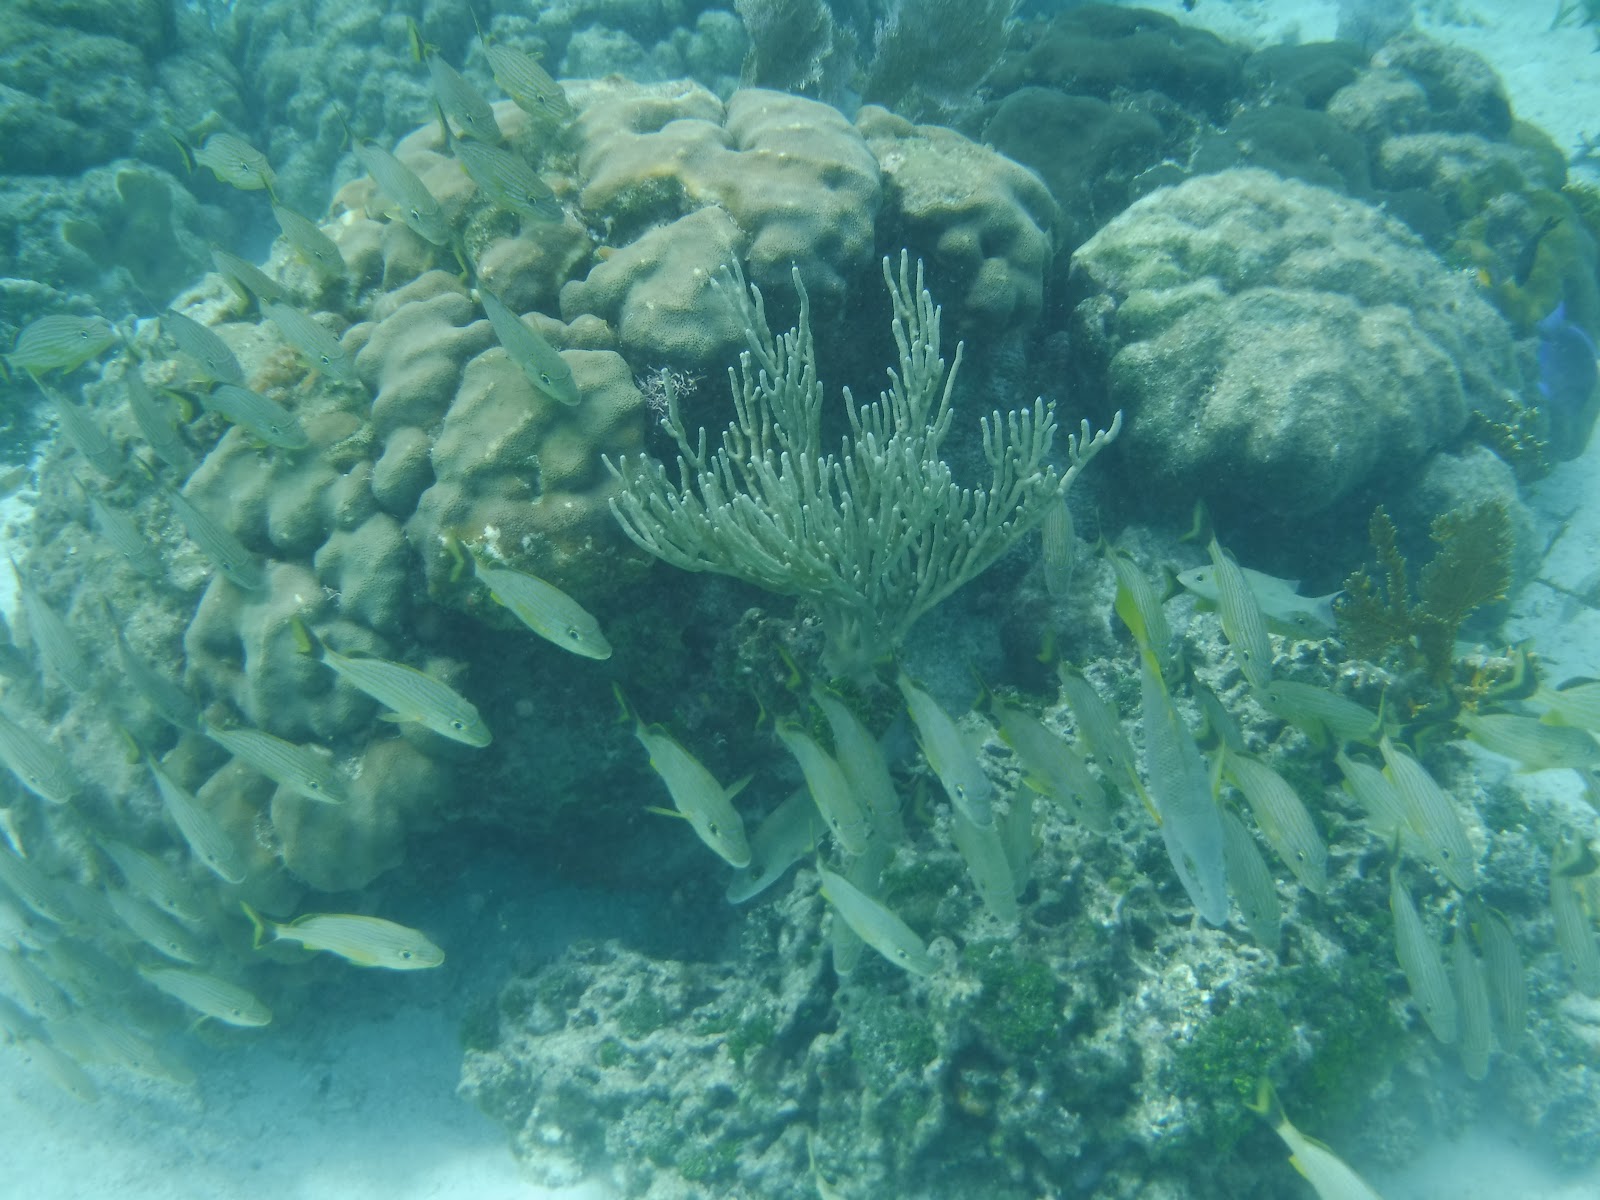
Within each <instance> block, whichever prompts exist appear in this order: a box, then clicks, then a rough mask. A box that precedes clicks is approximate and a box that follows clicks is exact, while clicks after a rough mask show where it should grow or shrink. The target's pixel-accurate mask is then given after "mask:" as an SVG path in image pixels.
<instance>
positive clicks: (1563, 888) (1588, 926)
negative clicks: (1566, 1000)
mask: <svg viewBox="0 0 1600 1200" xmlns="http://www.w3.org/2000/svg"><path fill="white" fill-rule="evenodd" d="M1550 915H1551V917H1552V918H1553V921H1554V925H1555V934H1556V949H1558V950H1559V951H1560V952H1561V958H1562V960H1563V961H1564V962H1565V963H1566V966H1567V971H1568V972H1569V973H1570V974H1571V976H1572V985H1573V986H1574V987H1576V988H1577V989H1578V990H1579V991H1580V992H1582V993H1583V994H1584V995H1585V996H1600V946H1597V945H1596V944H1595V936H1594V926H1593V924H1592V923H1591V922H1590V920H1589V914H1588V913H1587V912H1585V911H1584V907H1583V900H1582V898H1581V897H1580V896H1579V895H1578V887H1577V883H1576V881H1575V880H1574V879H1573V877H1572V876H1570V875H1567V874H1564V873H1563V872H1562V871H1561V870H1560V869H1559V867H1558V866H1557V863H1556V861H1555V859H1554V858H1552V860H1551V867H1550Z"/></svg>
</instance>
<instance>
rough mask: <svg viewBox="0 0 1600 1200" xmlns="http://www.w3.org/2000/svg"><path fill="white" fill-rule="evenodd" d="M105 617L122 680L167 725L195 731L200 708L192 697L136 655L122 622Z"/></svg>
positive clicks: (198, 723) (198, 721) (112, 617)
mask: <svg viewBox="0 0 1600 1200" xmlns="http://www.w3.org/2000/svg"><path fill="white" fill-rule="evenodd" d="M107 615H108V618H110V624H111V628H112V629H113V630H114V631H115V633H116V638H117V665H118V666H120V667H121V668H122V674H123V677H124V678H126V679H127V681H128V682H129V683H131V684H132V685H133V690H134V691H136V692H138V693H139V695H140V696H142V697H143V698H144V700H145V703H147V704H149V705H150V707H151V708H153V709H154V710H155V711H156V713H157V714H158V715H159V716H160V717H161V718H162V719H163V720H165V721H166V722H167V723H169V724H170V725H172V726H174V727H175V728H177V729H180V730H198V729H199V728H200V706H199V705H198V704H196V703H195V701H194V697H192V696H190V695H189V693H188V692H186V691H184V690H183V688H182V687H181V686H179V685H178V684H177V683H174V682H173V681H172V680H171V679H168V678H167V677H166V676H165V675H163V674H162V673H161V672H160V671H158V670H156V668H155V667H153V666H151V665H150V663H148V662H146V661H145V659H144V658H143V657H141V656H140V655H139V654H137V653H135V651H134V649H133V647H132V646H130V645H129V644H128V639H127V637H126V636H125V635H124V634H123V632H122V623H121V622H120V621H119V620H117V619H116V618H115V617H114V616H111V614H110V613H109V611H108V613H107Z"/></svg>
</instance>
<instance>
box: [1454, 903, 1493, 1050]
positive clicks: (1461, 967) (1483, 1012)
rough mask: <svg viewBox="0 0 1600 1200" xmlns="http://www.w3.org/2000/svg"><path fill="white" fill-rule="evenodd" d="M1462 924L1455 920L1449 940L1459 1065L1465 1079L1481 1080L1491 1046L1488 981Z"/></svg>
mask: <svg viewBox="0 0 1600 1200" xmlns="http://www.w3.org/2000/svg"><path fill="white" fill-rule="evenodd" d="M1463 924H1464V923H1463V922H1457V924H1456V930H1455V936H1454V937H1453V938H1452V939H1451V942H1450V959H1451V967H1452V971H1453V975H1454V979H1455V989H1456V1012H1457V1013H1458V1014H1459V1022H1458V1024H1459V1026H1460V1036H1461V1045H1460V1050H1461V1068H1462V1070H1464V1071H1465V1072H1466V1074H1467V1078H1468V1079H1473V1080H1482V1079H1484V1078H1485V1077H1487V1076H1488V1074H1489V1054H1490V1051H1491V1050H1493V1048H1494V1047H1493V1035H1492V1033H1491V1032H1490V1021H1489V983H1488V979H1487V978H1486V976H1485V973H1484V969H1483V964H1482V963H1481V962H1479V961H1478V956H1477V955H1476V954H1475V953H1473V950H1472V944H1471V939H1470V938H1469V937H1468V935H1467V931H1466V929H1465V928H1464V927H1463Z"/></svg>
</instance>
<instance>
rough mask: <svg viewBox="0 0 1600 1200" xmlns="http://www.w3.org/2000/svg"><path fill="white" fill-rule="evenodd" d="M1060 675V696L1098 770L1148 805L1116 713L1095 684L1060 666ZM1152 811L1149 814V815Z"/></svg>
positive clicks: (1130, 746)
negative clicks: (1092, 754)
mask: <svg viewBox="0 0 1600 1200" xmlns="http://www.w3.org/2000/svg"><path fill="white" fill-rule="evenodd" d="M1060 675H1061V693H1062V695H1064V696H1065V697H1066V698H1067V707H1069V708H1070V709H1072V716H1073V719H1074V720H1075V721H1076V722H1077V725H1078V733H1079V735H1080V736H1081V737H1082V738H1083V740H1084V741H1086V742H1088V743H1089V749H1091V750H1092V751H1094V756H1095V758H1096V759H1097V760H1098V761H1099V763H1100V770H1101V771H1102V772H1103V773H1104V774H1105V777H1106V778H1107V779H1109V780H1110V781H1111V782H1112V784H1114V785H1115V786H1116V787H1118V788H1121V789H1123V790H1125V791H1129V792H1131V793H1132V794H1133V795H1135V796H1138V797H1139V798H1140V799H1141V800H1144V801H1145V803H1146V805H1148V804H1149V800H1148V799H1147V798H1146V797H1145V794H1144V785H1143V784H1142V783H1140V781H1139V772H1138V769H1137V768H1136V767H1135V766H1134V756H1133V746H1132V745H1130V744H1129V742H1128V735H1127V734H1125V733H1123V732H1122V722H1121V719H1120V718H1119V716H1118V714H1117V712H1116V710H1115V709H1114V708H1112V707H1111V705H1110V704H1109V703H1108V702H1107V701H1106V700H1104V699H1102V698H1101V695H1100V693H1099V692H1097V691H1095V689H1094V684H1092V683H1090V682H1089V681H1088V680H1087V679H1085V678H1084V677H1083V676H1082V675H1080V674H1078V672H1076V671H1074V670H1072V669H1071V668H1070V667H1065V666H1063V667H1062V668H1061V672H1060ZM1154 811H1155V810H1154V809H1152V810H1151V813H1152V815H1154Z"/></svg>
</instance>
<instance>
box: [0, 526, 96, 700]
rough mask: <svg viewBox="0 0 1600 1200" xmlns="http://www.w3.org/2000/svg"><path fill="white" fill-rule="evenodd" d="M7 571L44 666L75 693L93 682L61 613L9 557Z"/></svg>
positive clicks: (91, 673)
mask: <svg viewBox="0 0 1600 1200" xmlns="http://www.w3.org/2000/svg"><path fill="white" fill-rule="evenodd" d="M10 562H11V571H12V573H13V574H14V575H16V577H17V596H18V599H20V600H21V602H22V612H23V615H24V616H25V617H27V619H28V632H29V633H31V634H32V635H33V644H34V645H35V646H36V647H37V648H38V651H39V658H40V659H41V660H42V661H43V663H44V666H45V668H46V669H47V670H48V671H50V672H51V673H52V674H53V675H55V677H56V678H57V679H59V680H61V682H62V683H64V684H66V685H67V687H69V688H71V689H72V690H73V691H75V692H84V691H87V690H88V689H89V685H90V684H92V683H93V682H94V672H93V670H92V669H91V668H90V666H89V660H88V659H87V658H85V657H84V654H83V650H82V649H81V648H80V647H79V645H78V639H77V635H75V634H74V633H73V632H72V627H71V626H69V625H68V624H67V622H66V621H65V620H64V619H63V618H62V616H61V615H60V614H59V613H58V612H56V610H55V609H53V608H51V607H50V605H49V603H48V602H47V601H46V600H45V598H44V597H43V596H42V595H40V594H39V590H38V589H37V588H35V587H34V586H33V584H31V583H29V582H28V580H27V577H26V576H24V575H23V573H22V568H21V567H19V566H17V560H16V559H14V558H12V559H10Z"/></svg>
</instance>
